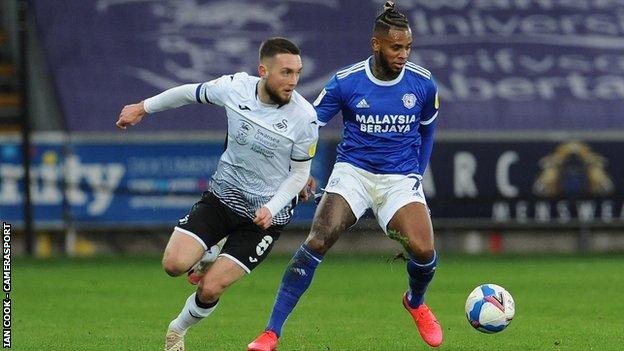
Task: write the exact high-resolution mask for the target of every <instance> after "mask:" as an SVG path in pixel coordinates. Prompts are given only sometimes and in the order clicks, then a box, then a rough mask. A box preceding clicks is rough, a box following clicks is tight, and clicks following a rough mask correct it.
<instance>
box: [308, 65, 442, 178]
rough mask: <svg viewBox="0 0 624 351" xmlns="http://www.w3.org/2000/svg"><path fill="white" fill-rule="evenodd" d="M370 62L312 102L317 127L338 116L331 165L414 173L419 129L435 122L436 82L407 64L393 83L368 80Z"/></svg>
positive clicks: (341, 76)
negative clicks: (340, 124)
mask: <svg viewBox="0 0 624 351" xmlns="http://www.w3.org/2000/svg"><path fill="white" fill-rule="evenodd" d="M371 63H372V57H369V58H368V59H367V60H364V61H361V62H358V63H356V64H354V65H351V66H348V67H346V68H344V69H342V70H339V71H338V72H337V73H336V74H335V75H334V76H333V77H332V78H331V79H330V80H329V82H328V83H327V85H326V86H325V88H324V89H323V90H322V91H321V93H320V95H319V96H318V98H317V99H316V101H314V106H315V109H316V113H317V115H318V120H319V124H320V125H321V126H323V125H325V124H327V122H329V120H331V119H332V118H333V117H334V116H335V115H336V114H337V113H338V112H339V111H341V112H342V118H343V123H344V129H343V132H342V141H341V142H340V143H339V144H338V148H337V157H336V162H347V163H350V164H352V165H354V166H356V167H359V168H362V169H364V170H367V171H369V172H371V173H375V174H411V173H419V171H418V170H419V164H418V163H419V161H418V160H419V152H420V149H421V148H420V146H421V136H420V133H419V131H418V129H419V127H420V126H421V125H429V124H431V123H432V122H433V121H434V120H435V118H436V117H437V114H438V108H439V102H438V95H437V87H436V83H435V81H434V79H433V77H432V75H431V72H429V71H428V70H426V69H424V68H422V67H420V66H418V65H416V64H414V63H412V62H407V64H406V65H405V67H404V68H403V70H402V71H401V73H400V74H399V76H398V77H397V78H396V79H394V80H392V81H382V80H379V79H377V78H375V76H373V74H372V72H371V68H370V65H371ZM424 166H426V165H424ZM422 169H424V168H422Z"/></svg>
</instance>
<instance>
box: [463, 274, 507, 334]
mask: <svg viewBox="0 0 624 351" xmlns="http://www.w3.org/2000/svg"><path fill="white" fill-rule="evenodd" d="M515 312H516V305H515V303H514V300H513V297H511V294H510V293H509V292H508V291H507V290H505V289H504V288H503V287H501V286H498V285H496V284H483V285H479V286H477V287H476V288H475V289H474V290H473V291H472V292H471V293H470V295H468V298H467V299H466V318H468V323H470V325H472V327H473V328H475V329H476V330H478V331H480V332H483V333H488V334H492V333H498V332H500V331H502V330H503V329H505V328H506V327H507V326H508V325H509V323H510V322H511V320H512V319H513V317H514V314H515Z"/></svg>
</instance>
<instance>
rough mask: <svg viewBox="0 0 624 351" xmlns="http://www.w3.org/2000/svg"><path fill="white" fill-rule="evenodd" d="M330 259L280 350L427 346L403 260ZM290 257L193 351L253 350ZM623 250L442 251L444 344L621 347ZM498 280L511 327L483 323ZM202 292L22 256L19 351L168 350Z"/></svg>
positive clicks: (191, 344)
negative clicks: (485, 288)
mask: <svg viewBox="0 0 624 351" xmlns="http://www.w3.org/2000/svg"><path fill="white" fill-rule="evenodd" d="M387 259H388V256H385V255H379V254H372V255H354V256H349V255H338V254H331V253H330V254H329V255H328V257H326V259H325V261H324V262H323V263H322V264H321V266H320V267H319V269H318V270H317V273H316V276H315V279H314V282H313V284H312V286H311V288H310V289H309V290H308V292H307V293H306V295H304V297H303V299H302V300H301V302H300V303H299V305H298V307H297V308H296V309H295V313H294V314H293V315H292V316H291V318H290V319H289V320H288V322H287V323H286V326H285V328H284V335H283V337H282V338H281V343H280V351H287V350H310V351H337V350H379V351H399V350H410V351H411V350H426V349H430V348H428V347H427V346H426V345H425V344H424V343H423V341H422V340H421V339H420V337H419V335H418V332H417V330H416V328H415V326H414V324H413V322H412V320H411V318H410V316H409V315H408V314H407V313H406V311H405V310H404V309H403V306H402V305H401V296H402V293H403V291H404V290H405V289H406V279H407V278H406V274H405V265H404V263H403V262H400V261H395V262H392V263H388V262H387ZM287 261H288V257H284V256H281V257H280V256H274V257H269V258H268V259H267V260H266V261H265V263H263V264H262V265H261V266H260V267H259V268H258V269H257V270H256V271H254V272H253V274H252V275H250V276H247V277H245V278H243V280H241V281H240V282H239V283H237V284H235V285H234V286H233V287H232V288H231V289H230V290H229V291H227V292H226V294H225V295H224V296H223V297H222V299H221V302H220V304H219V307H218V309H217V310H216V311H215V313H213V314H212V315H211V316H210V317H208V318H207V319H205V320H204V321H202V322H201V323H200V324H198V325H197V326H195V327H194V328H193V329H191V330H190V331H189V333H188V334H187V338H186V339H187V342H186V345H187V349H188V350H190V351H193V350H246V345H247V343H248V342H250V341H251V340H252V339H253V338H254V337H255V336H256V335H257V334H258V333H259V332H261V331H262V330H263V328H264V326H265V323H266V320H267V318H268V316H269V313H270V311H271V307H272V305H273V299H274V296H275V291H276V289H277V287H278V285H279V281H280V279H281V275H282V272H283V270H284V268H285V266H286V264H287ZM623 268H624V256H622V255H616V256H613V255H609V256H581V257H579V256H556V257H549V256H522V257H521V256H513V257H508V256H452V255H451V256H449V255H444V253H442V254H441V256H440V263H439V266H438V271H437V273H436V277H435V279H434V281H433V283H432V285H431V286H430V289H429V292H428V294H427V302H428V304H429V306H430V307H431V308H432V310H433V311H434V312H435V313H436V315H437V316H438V319H439V320H440V322H441V324H442V327H443V330H444V333H445V335H444V343H443V344H442V346H441V347H440V348H438V349H439V350H466V351H468V350H470V351H474V350H540V351H542V350H583V351H586V350H600V351H603V350H622V347H623V346H622V345H624V305H623V304H622V298H623V297H624V273H623V272H622V270H623ZM481 283H496V284H499V285H502V286H503V287H505V288H507V290H509V291H510V292H511V293H512V295H513V297H514V299H515V301H516V308H517V311H516V316H515V319H514V320H513V321H512V323H511V325H510V326H509V327H508V328H507V329H506V330H505V331H503V332H502V333H499V334H494V335H486V334H482V333H479V332H477V331H476V330H473V329H472V328H471V327H470V326H469V324H468V323H467V321H466V318H465V316H464V302H465V298H466V296H467V295H468V293H469V292H470V291H471V290H472V289H473V288H474V287H475V286H477V285H479V284H481ZM192 291H193V288H192V287H191V286H190V285H188V284H187V283H186V280H185V279H184V278H170V277H168V276H167V275H166V274H165V273H164V272H163V271H162V270H161V268H160V258H158V257H144V258H130V257H109V258H95V259H49V260H31V259H17V260H15V261H14V262H13V292H12V295H11V298H12V308H13V320H12V329H13V330H12V333H13V349H15V350H29V351H30V350H45V351H49V350H161V349H162V347H163V340H164V333H165V330H166V328H167V325H168V323H169V321H170V320H171V319H172V318H174V317H175V316H176V315H177V314H178V312H179V310H180V308H181V307H182V305H183V303H184V301H185V299H186V297H187V296H188V295H189V294H191V293H192Z"/></svg>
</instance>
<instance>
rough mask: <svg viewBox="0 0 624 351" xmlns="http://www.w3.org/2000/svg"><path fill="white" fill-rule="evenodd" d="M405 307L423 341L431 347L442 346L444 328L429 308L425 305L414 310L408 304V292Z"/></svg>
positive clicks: (405, 295) (404, 295)
mask: <svg viewBox="0 0 624 351" xmlns="http://www.w3.org/2000/svg"><path fill="white" fill-rule="evenodd" d="M403 306H404V307H405V309H406V310H407V312H409V314H411V315H412V318H414V322H416V327H418V332H419V333H420V336H421V337H422V338H423V340H425V342H426V343H427V344H429V345H430V346H433V347H438V346H440V345H441V344H442V328H441V327H440V323H439V322H438V320H437V319H436V317H435V316H434V315H433V312H431V310H430V309H429V307H427V305H425V304H424V303H423V304H421V305H420V306H418V307H417V308H412V307H411V306H410V305H409V304H408V303H407V292H406V293H405V294H403Z"/></svg>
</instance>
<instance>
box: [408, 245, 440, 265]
mask: <svg viewBox="0 0 624 351" xmlns="http://www.w3.org/2000/svg"><path fill="white" fill-rule="evenodd" d="M434 253H435V250H434V248H433V246H426V247H423V246H418V245H410V254H411V255H412V257H413V258H415V259H416V260H418V261H420V262H426V261H430V260H431V259H432V258H433V255H434Z"/></svg>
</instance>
